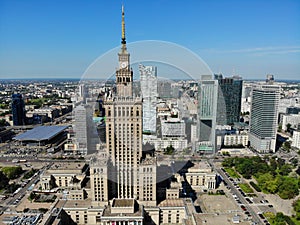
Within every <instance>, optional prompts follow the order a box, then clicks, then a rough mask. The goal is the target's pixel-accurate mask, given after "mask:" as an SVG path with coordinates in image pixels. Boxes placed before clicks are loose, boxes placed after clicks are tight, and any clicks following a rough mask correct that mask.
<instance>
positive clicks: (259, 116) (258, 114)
mask: <svg viewBox="0 0 300 225" xmlns="http://www.w3.org/2000/svg"><path fill="white" fill-rule="evenodd" d="M279 97H280V93H279V86H276V85H266V84H262V85H257V86H253V90H252V104H251V112H250V132H249V141H250V146H251V147H252V148H253V149H255V150H256V151H258V152H260V153H268V152H275V147H276V132H277V118H278V102H279Z"/></svg>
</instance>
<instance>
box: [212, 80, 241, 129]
mask: <svg viewBox="0 0 300 225" xmlns="http://www.w3.org/2000/svg"><path fill="white" fill-rule="evenodd" d="M215 78H217V80H218V82H219V91H218V109H217V124H218V125H233V124H234V123H235V122H239V121H240V113H241V100H242V88H243V80H242V79H241V78H240V77H236V76H234V77H230V78H223V76H222V75H215Z"/></svg>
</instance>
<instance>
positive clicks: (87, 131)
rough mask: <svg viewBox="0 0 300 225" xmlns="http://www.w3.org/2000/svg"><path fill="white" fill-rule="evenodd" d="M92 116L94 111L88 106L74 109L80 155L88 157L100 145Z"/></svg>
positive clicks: (76, 139)
mask: <svg viewBox="0 0 300 225" xmlns="http://www.w3.org/2000/svg"><path fill="white" fill-rule="evenodd" d="M92 115H93V113H92V109H91V107H89V106H88V105H78V106H76V108H75V109H74V118H75V123H74V133H75V143H76V147H77V149H76V151H77V153H78V154H82V155H87V154H90V153H93V152H95V150H96V145H97V144H98V143H99V137H98V134H97V130H96V125H95V123H94V122H93V118H92Z"/></svg>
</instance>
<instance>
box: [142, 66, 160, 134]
mask: <svg viewBox="0 0 300 225" xmlns="http://www.w3.org/2000/svg"><path fill="white" fill-rule="evenodd" d="M139 70H140V77H141V94H142V97H143V131H147V132H151V133H156V105H157V97H158V92H157V68H156V67H155V66H144V65H139Z"/></svg>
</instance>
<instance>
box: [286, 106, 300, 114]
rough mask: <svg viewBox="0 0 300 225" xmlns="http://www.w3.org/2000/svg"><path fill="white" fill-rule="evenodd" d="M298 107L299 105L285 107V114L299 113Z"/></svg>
mask: <svg viewBox="0 0 300 225" xmlns="http://www.w3.org/2000/svg"><path fill="white" fill-rule="evenodd" d="M299 113H300V108H299V107H287V108H286V114H299Z"/></svg>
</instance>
